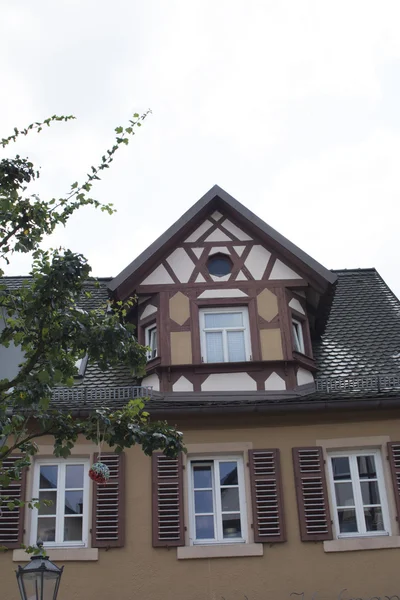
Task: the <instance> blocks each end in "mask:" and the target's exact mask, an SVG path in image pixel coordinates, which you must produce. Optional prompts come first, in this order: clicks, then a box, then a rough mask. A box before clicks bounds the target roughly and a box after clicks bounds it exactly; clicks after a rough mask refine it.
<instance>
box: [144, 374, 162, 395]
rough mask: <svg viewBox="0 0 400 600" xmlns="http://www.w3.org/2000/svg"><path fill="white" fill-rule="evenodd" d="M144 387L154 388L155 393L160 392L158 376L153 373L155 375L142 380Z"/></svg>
mask: <svg viewBox="0 0 400 600" xmlns="http://www.w3.org/2000/svg"><path fill="white" fill-rule="evenodd" d="M142 385H144V386H149V387H152V388H153V390H154V391H155V392H159V391H160V380H159V378H158V375H156V374H155V373H153V375H149V376H148V377H144V378H143V379H142Z"/></svg>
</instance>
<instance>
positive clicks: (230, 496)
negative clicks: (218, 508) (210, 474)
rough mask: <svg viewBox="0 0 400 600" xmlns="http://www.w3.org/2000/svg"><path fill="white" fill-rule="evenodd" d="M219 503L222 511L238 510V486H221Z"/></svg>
mask: <svg viewBox="0 0 400 600" xmlns="http://www.w3.org/2000/svg"><path fill="white" fill-rule="evenodd" d="M221 505H222V511H223V512H224V511H229V512H232V511H234V510H236V511H238V510H240V506H239V489H238V488H222V489H221Z"/></svg>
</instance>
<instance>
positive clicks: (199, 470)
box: [193, 465, 212, 489]
mask: <svg viewBox="0 0 400 600" xmlns="http://www.w3.org/2000/svg"><path fill="white" fill-rule="evenodd" d="M193 484H194V487H195V488H196V489H197V488H212V479H211V467H208V466H206V465H204V466H198V467H196V466H193Z"/></svg>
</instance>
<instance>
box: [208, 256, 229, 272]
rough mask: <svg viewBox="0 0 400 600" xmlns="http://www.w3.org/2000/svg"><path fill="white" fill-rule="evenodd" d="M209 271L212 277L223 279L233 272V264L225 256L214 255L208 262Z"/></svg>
mask: <svg viewBox="0 0 400 600" xmlns="http://www.w3.org/2000/svg"><path fill="white" fill-rule="evenodd" d="M207 269H208V272H209V273H210V275H215V276H216V277H223V276H224V275H228V274H229V273H230V272H231V271H232V262H231V260H230V258H228V257H227V256H225V255H224V254H214V255H213V256H211V257H210V258H209V259H208V261H207Z"/></svg>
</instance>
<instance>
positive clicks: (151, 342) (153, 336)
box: [145, 325, 158, 360]
mask: <svg viewBox="0 0 400 600" xmlns="http://www.w3.org/2000/svg"><path fill="white" fill-rule="evenodd" d="M145 338H146V340H145V345H146V346H147V347H148V348H150V349H149V350H148V351H147V360H151V359H152V358H156V357H157V356H158V351H157V326H156V325H151V327H147V328H146V330H145Z"/></svg>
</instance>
